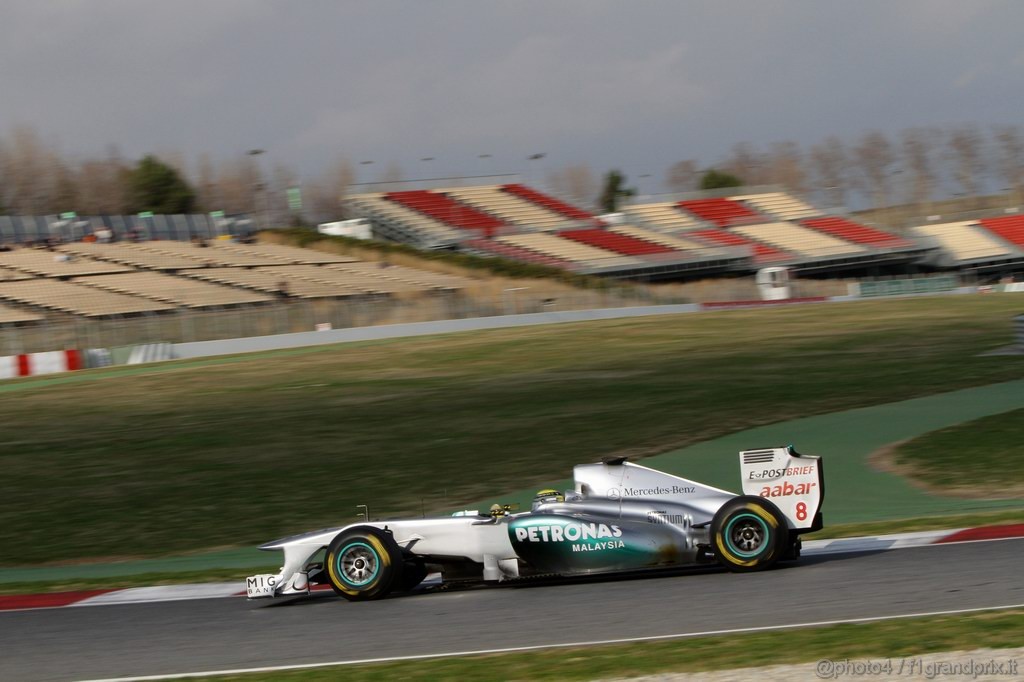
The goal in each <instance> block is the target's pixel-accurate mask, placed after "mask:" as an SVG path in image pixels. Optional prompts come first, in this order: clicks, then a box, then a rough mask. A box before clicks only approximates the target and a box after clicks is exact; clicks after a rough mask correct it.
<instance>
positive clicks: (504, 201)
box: [432, 185, 568, 230]
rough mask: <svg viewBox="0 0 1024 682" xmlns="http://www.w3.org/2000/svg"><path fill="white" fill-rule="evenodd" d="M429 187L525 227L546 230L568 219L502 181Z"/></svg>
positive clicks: (507, 221)
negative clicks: (443, 187)
mask: <svg viewBox="0 0 1024 682" xmlns="http://www.w3.org/2000/svg"><path fill="white" fill-rule="evenodd" d="M432 191H434V192H441V193H443V194H446V195H448V196H450V197H452V198H454V199H457V200H458V201H460V202H462V203H464V204H469V205H470V206H474V207H476V208H479V209H481V210H484V211H487V212H488V213H490V214H492V215H495V216H497V217H498V218H500V219H502V220H503V221H505V222H506V223H510V224H513V225H518V226H520V227H524V228H528V229H535V230H549V229H554V228H556V227H557V226H559V225H563V224H565V223H566V222H567V221H568V219H567V218H566V216H564V215H562V214H561V213H559V212H557V211H552V210H551V209H548V208H545V207H543V206H539V205H537V204H535V203H533V202H531V201H527V200H526V199H523V198H521V197H518V196H516V195H515V194H512V193H510V192H506V191H504V190H503V189H502V186H501V185H484V186H480V187H453V188H448V189H441V190H432Z"/></svg>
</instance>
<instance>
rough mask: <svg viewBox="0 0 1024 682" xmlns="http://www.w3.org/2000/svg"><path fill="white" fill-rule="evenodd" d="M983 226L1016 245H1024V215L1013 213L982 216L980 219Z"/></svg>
mask: <svg viewBox="0 0 1024 682" xmlns="http://www.w3.org/2000/svg"><path fill="white" fill-rule="evenodd" d="M978 224H980V225H981V226H982V227H983V228H985V229H986V230H988V231H989V232H991V233H992V234H994V235H996V236H997V237H999V238H1000V239H1003V240H1005V241H1007V242H1009V243H1010V244H1013V245H1014V246H1016V247H1024V216H1019V215H1011V216H1001V217H998V218H982V219H981V220H979V221H978Z"/></svg>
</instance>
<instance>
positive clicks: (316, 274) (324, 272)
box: [261, 265, 426, 294]
mask: <svg viewBox="0 0 1024 682" xmlns="http://www.w3.org/2000/svg"><path fill="white" fill-rule="evenodd" d="M342 267H343V266H340V265H331V266H323V267H321V266H318V265H279V266H277V267H275V268H261V270H262V271H263V272H266V273H271V274H283V275H286V276H288V277H293V278H296V279H304V280H309V281H312V282H322V283H324V284H330V285H332V286H338V287H341V288H343V289H347V290H349V291H353V292H356V293H360V294H399V293H409V292H414V291H424V290H425V289H426V287H423V286H421V285H419V284H409V283H407V282H400V281H398V280H394V279H385V278H383V277H376V276H374V275H371V274H367V273H365V272H356V271H353V270H343V269H342Z"/></svg>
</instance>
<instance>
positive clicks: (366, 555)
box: [324, 526, 403, 601]
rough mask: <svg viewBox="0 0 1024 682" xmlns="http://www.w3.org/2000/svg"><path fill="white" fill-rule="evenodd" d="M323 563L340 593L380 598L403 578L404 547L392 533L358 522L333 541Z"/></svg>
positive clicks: (351, 598) (356, 598)
mask: <svg viewBox="0 0 1024 682" xmlns="http://www.w3.org/2000/svg"><path fill="white" fill-rule="evenodd" d="M324 567H325V568H326V571H327V578H328V582H329V583H330V585H331V588H332V589H333V590H334V591H335V593H337V594H338V595H340V596H342V597H344V598H345V599H348V600H349V601H364V600H369V599H380V598H382V597H385V596H387V594H388V593H389V592H391V590H392V589H393V588H394V587H395V586H396V585H398V584H399V583H400V581H401V579H402V567H403V558H402V550H401V548H400V547H399V546H398V543H396V542H395V539H394V538H393V537H392V536H391V534H390V533H385V532H384V531H382V530H380V529H378V528H374V527H372V526H357V527H355V528H351V529H349V530H347V531H345V532H344V533H341V534H339V535H338V536H337V537H335V538H334V540H332V541H331V544H330V545H328V546H327V554H326V555H325V556H324Z"/></svg>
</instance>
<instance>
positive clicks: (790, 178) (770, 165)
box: [764, 141, 807, 194]
mask: <svg viewBox="0 0 1024 682" xmlns="http://www.w3.org/2000/svg"><path fill="white" fill-rule="evenodd" d="M803 163H804V162H803V154H802V153H801V151H800V145H798V144H797V143H796V142H790V141H786V142H776V143H775V144H773V145H772V147H771V150H770V151H769V152H768V154H766V155H765V159H764V180H765V181H767V182H768V183H769V184H772V185H782V186H783V187H785V188H786V189H788V190H789V191H791V192H796V193H798V194H803V193H804V192H806V191H807V173H806V171H805V170H804V165H803Z"/></svg>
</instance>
